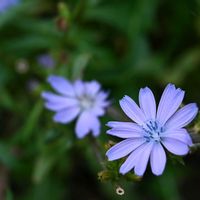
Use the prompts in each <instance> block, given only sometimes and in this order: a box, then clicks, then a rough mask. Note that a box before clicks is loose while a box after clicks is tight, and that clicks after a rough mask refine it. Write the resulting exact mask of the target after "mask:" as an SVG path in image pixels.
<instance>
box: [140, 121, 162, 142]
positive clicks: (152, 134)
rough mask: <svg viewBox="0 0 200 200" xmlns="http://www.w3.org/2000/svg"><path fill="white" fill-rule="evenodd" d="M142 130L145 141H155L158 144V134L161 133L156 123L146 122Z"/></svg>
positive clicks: (160, 128)
mask: <svg viewBox="0 0 200 200" xmlns="http://www.w3.org/2000/svg"><path fill="white" fill-rule="evenodd" d="M143 130H144V131H145V136H144V137H145V138H146V139H147V141H148V142H149V141H151V140H153V141H155V142H160V140H161V138H160V134H161V133H162V132H163V129H162V127H160V126H159V124H158V122H156V121H151V120H150V121H147V122H146V124H145V125H144V126H143Z"/></svg>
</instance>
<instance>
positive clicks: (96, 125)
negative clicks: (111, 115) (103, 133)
mask: <svg viewBox="0 0 200 200" xmlns="http://www.w3.org/2000/svg"><path fill="white" fill-rule="evenodd" d="M90 120H91V121H90V126H91V130H92V134H93V136H95V137H97V136H98V135H99V133H100V126H101V125H100V121H99V119H98V118H97V117H95V116H94V117H92V118H91V119H90Z"/></svg>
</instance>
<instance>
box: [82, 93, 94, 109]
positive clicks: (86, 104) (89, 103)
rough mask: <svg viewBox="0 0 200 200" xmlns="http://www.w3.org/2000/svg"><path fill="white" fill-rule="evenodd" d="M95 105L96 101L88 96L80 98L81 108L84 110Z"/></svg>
mask: <svg viewBox="0 0 200 200" xmlns="http://www.w3.org/2000/svg"><path fill="white" fill-rule="evenodd" d="M93 103H94V100H93V99H91V98H90V97H88V96H83V97H81V98H80V106H81V108H83V109H84V110H85V109H88V108H91V107H92V106H93Z"/></svg>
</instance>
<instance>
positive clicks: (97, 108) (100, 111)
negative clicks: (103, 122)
mask: <svg viewBox="0 0 200 200" xmlns="http://www.w3.org/2000/svg"><path fill="white" fill-rule="evenodd" d="M91 112H92V113H93V114H94V115H95V116H103V115H104V114H105V109H104V108H102V107H100V106H98V105H95V106H94V107H92V109H91Z"/></svg>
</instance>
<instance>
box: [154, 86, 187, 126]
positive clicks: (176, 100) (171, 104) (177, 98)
mask: <svg viewBox="0 0 200 200" xmlns="http://www.w3.org/2000/svg"><path fill="white" fill-rule="evenodd" d="M184 94H185V92H184V91H183V90H181V89H180V88H178V89H176V88H175V86H174V85H172V84H168V85H167V87H166V88H165V90H164V92H163V94H162V97H161V100H160V102H159V105H158V111H157V116H156V117H157V120H158V121H159V123H160V125H161V126H162V125H164V124H165V122H166V121H167V120H168V119H169V118H170V117H171V116H172V115H173V114H174V113H175V112H176V110H177V109H178V107H179V106H180V105H181V103H182V101H183V98H184Z"/></svg>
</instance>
